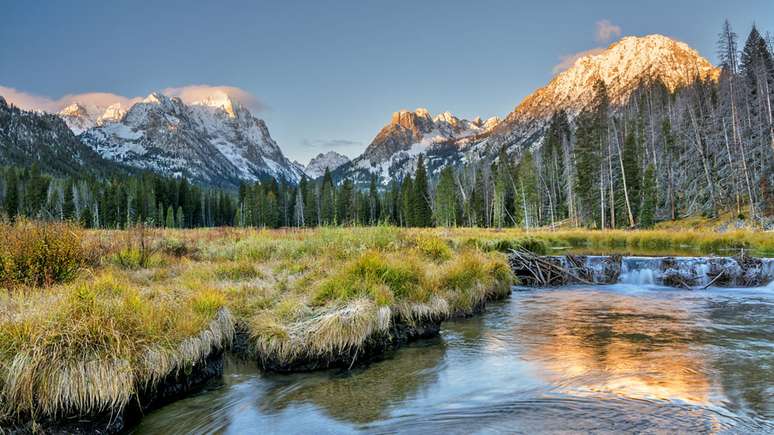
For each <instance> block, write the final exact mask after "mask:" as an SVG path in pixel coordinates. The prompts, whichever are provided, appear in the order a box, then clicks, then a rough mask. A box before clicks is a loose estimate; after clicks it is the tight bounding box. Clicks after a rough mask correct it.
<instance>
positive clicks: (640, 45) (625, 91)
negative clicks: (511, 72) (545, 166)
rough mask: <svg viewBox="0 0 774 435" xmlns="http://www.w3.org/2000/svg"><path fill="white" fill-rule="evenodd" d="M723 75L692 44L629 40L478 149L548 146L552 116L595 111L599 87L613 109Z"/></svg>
mask: <svg viewBox="0 0 774 435" xmlns="http://www.w3.org/2000/svg"><path fill="white" fill-rule="evenodd" d="M719 73H720V70H719V69H718V68H716V67H714V66H713V65H712V64H711V63H710V62H709V61H708V60H707V59H705V58H704V57H702V56H701V55H700V54H699V53H698V52H696V51H695V50H694V49H692V48H691V47H689V46H688V45H687V44H685V43H683V42H680V41H676V40H674V39H671V38H669V37H666V36H663V35H647V36H642V37H636V36H627V37H624V38H621V39H620V40H619V41H617V42H615V43H613V44H612V45H610V46H609V47H608V48H607V49H605V50H603V51H602V52H600V53H597V54H593V55H589V56H584V57H581V58H579V59H578V60H576V61H575V63H574V64H573V66H572V67H570V68H569V69H567V70H565V71H564V72H562V73H560V74H558V75H556V76H555V77H554V78H553V80H551V82H549V83H548V85H546V86H545V87H543V88H540V89H538V90H537V91H535V92H533V93H532V94H531V95H529V96H528V97H527V98H525V99H524V100H523V101H522V102H521V103H520V104H519V105H518V106H516V108H515V109H514V110H513V112H511V113H510V114H508V116H506V117H505V119H504V120H503V121H502V122H501V123H500V124H499V125H498V126H497V127H495V128H494V129H493V130H492V135H491V137H490V138H489V139H488V140H486V141H483V143H482V144H480V145H479V146H478V148H479V149H487V150H488V151H489V152H490V153H491V152H496V150H499V149H500V147H502V146H503V145H505V146H506V147H508V149H509V150H514V149H515V148H516V147H519V146H522V147H523V146H530V145H532V144H539V143H541V142H542V136H543V134H544V132H545V129H546V128H547V125H548V122H549V120H550V118H551V116H552V115H553V114H554V113H555V112H556V111H558V110H565V111H566V112H567V115H568V118H569V119H570V120H571V121H572V120H573V119H574V118H575V116H576V115H577V114H578V113H579V112H580V111H581V110H583V109H584V108H585V107H587V106H588V105H589V103H590V102H591V100H592V98H593V95H594V89H593V86H594V83H595V81H596V80H597V79H600V80H601V81H602V82H604V83H605V86H606V87H607V92H608V97H609V99H610V103H611V105H612V106H613V107H615V106H616V105H621V104H623V103H625V102H626V101H627V100H628V99H629V97H630V96H631V94H632V92H633V91H634V90H635V89H636V88H637V87H638V86H641V85H643V84H651V83H656V82H657V81H661V82H662V83H663V84H664V85H665V86H666V87H667V89H669V90H670V91H674V90H675V89H676V88H678V87H681V86H684V85H686V84H690V83H692V82H693V81H694V80H695V79H696V78H697V77H700V78H701V79H707V78H712V79H717V77H718V75H719Z"/></svg>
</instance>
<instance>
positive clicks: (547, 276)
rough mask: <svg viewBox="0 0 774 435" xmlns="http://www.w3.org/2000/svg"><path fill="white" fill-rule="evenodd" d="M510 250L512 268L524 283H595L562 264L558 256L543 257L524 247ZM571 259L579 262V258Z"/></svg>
mask: <svg viewBox="0 0 774 435" xmlns="http://www.w3.org/2000/svg"><path fill="white" fill-rule="evenodd" d="M510 252H511V256H510V264H511V269H512V270H513V272H514V274H515V275H516V276H517V277H518V278H519V280H521V283H522V284H524V285H528V286H537V287H553V286H559V285H564V284H568V283H570V282H575V281H577V282H581V283H584V284H594V282H593V279H587V277H581V276H578V274H577V273H575V272H574V271H572V270H570V269H568V268H566V267H564V266H562V264H561V262H560V261H559V259H558V258H555V257H541V256H539V255H535V254H533V253H531V252H529V251H525V250H523V249H512V250H511V251H510ZM569 257H570V256H568V258H569ZM571 261H573V262H574V263H573V264H574V265H577V264H579V263H578V262H579V259H578V258H574V257H573V260H571ZM580 264H582V262H581V263H580Z"/></svg>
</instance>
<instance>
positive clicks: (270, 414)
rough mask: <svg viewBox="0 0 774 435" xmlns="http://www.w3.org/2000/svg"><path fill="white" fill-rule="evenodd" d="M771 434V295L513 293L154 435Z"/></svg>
mask: <svg viewBox="0 0 774 435" xmlns="http://www.w3.org/2000/svg"><path fill="white" fill-rule="evenodd" d="M551 431H571V432H575V431H600V432H608V431H611V432H612V431H614V432H675V431H677V432H692V433H716V432H741V433H771V432H774V285H769V286H768V287H759V288H751V289H735V288H725V289H714V288H710V289H707V290H701V291H690V290H676V289H669V288H665V287H657V286H647V285H629V284H616V285H610V286H568V287H561V288H556V289H527V288H518V287H516V288H514V291H513V294H512V295H511V297H510V298H509V299H507V300H505V301H502V302H498V303H494V304H490V305H489V307H488V309H487V311H486V313H485V314H483V315H481V316H478V317H474V318H471V319H465V320H457V321H451V322H445V323H444V324H443V326H442V330H441V336H440V337H438V338H436V339H430V340H423V341H421V342H417V343H413V344H411V345H409V346H407V347H404V348H402V349H400V350H398V351H397V352H395V353H394V354H393V355H392V356H391V357H390V358H388V359H386V360H384V361H381V362H378V363H374V364H371V365H370V366H368V367H365V368H358V369H355V370H353V371H351V372H341V371H325V372H315V373H302V374H293V375H273V374H263V373H260V372H259V371H258V370H257V369H256V365H255V363H250V362H241V361H238V360H236V359H234V358H229V359H228V360H227V364H226V371H225V375H224V377H223V379H220V380H217V381H214V382H212V383H211V384H210V385H209V386H208V387H207V388H206V389H205V390H204V391H202V392H200V393H198V394H196V395H195V396H192V397H189V398H187V399H184V400H180V401H178V402H175V403H173V404H170V405H168V406H166V407H163V408H161V409H159V410H157V411H154V412H152V413H150V414H149V415H147V416H146V417H145V418H144V419H143V420H142V422H141V424H140V425H139V426H138V427H137V428H136V429H135V430H134V432H135V433H137V434H145V433H233V434H245V433H278V434H288V433H357V432H367V433H394V432H403V433H475V432H478V433H493V432H510V433H513V432H516V433H538V432H551Z"/></svg>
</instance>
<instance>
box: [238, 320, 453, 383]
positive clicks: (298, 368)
mask: <svg viewBox="0 0 774 435" xmlns="http://www.w3.org/2000/svg"><path fill="white" fill-rule="evenodd" d="M440 328H441V321H440V320H430V321H424V322H422V323H421V324H417V325H408V324H405V323H401V322H392V325H391V326H390V328H389V330H388V331H382V332H379V333H377V334H373V335H371V336H370V337H368V339H366V341H365V342H364V343H363V345H362V346H360V347H359V348H354V349H347V350H346V351H344V352H337V353H332V354H326V355H322V356H319V355H315V356H308V357H301V358H296V359H294V360H293V361H291V362H289V363H288V362H285V361H282V360H279V359H278V358H273V357H267V356H264V355H258V356H257V357H256V355H255V354H254V353H252V352H250V351H249V350H248V349H250V345H249V343H248V340H249V333H248V332H247V329H246V328H244V327H239V328H237V332H236V336H235V337H234V348H233V349H234V351H235V353H237V355H239V356H240V357H241V358H244V359H257V361H258V366H259V367H260V368H261V369H262V370H266V371H271V372H276V373H293V372H305V371H313V370H324V369H332V368H343V369H348V368H351V367H354V366H362V365H367V364H369V363H371V362H374V361H379V360H382V359H384V358H386V357H387V356H389V354H390V353H391V352H393V351H395V350H396V349H398V348H399V347H400V346H402V345H405V344H406V343H410V342H412V341H415V340H418V339H421V338H430V337H434V336H436V335H438V333H439V331H440Z"/></svg>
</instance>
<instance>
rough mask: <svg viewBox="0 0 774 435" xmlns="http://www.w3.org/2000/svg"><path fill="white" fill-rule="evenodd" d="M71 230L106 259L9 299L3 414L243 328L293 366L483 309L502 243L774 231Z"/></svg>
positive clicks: (65, 405) (259, 346) (57, 400)
mask: <svg viewBox="0 0 774 435" xmlns="http://www.w3.org/2000/svg"><path fill="white" fill-rule="evenodd" d="M24 225H33V224H29V223H25V224H24ZM3 228H4V229H7V228H9V227H7V226H6V227H3ZM66 228H68V229H69V230H72V231H73V233H72V234H73V235H74V237H75V238H76V239H75V240H78V241H79V243H80V246H81V247H88V252H96V253H98V255H97V256H96V257H95V256H94V255H91V256H87V257H86V259H85V260H84V261H83V264H85V265H87V266H88V268H85V267H83V266H79V268H80V270H82V272H80V273H79V275H78V276H77V277H70V282H64V283H59V284H57V283H56V281H55V280H48V279H44V280H42V281H39V280H32V281H21V284H15V285H14V286H13V287H12V288H11V287H10V286H6V287H7V288H6V289H5V290H0V421H2V420H3V416H5V418H11V419H14V418H27V417H29V416H31V417H34V418H39V417H43V416H61V415H64V414H81V415H82V414H88V413H97V412H100V411H105V410H113V411H114V410H117V409H120V408H121V407H123V406H125V405H126V403H127V402H128V401H129V400H131V398H132V397H133V396H134V395H135V394H136V393H137V392H138V391H140V389H141V388H143V387H145V386H152V385H154V384H155V383H157V382H158V381H159V380H160V379H162V378H163V377H165V376H167V375H169V374H170V373H174V372H175V371H177V370H183V369H186V368H187V367H190V366H191V365H192V364H196V363H198V362H199V361H201V360H202V359H203V358H204V357H206V356H207V354H208V353H210V352H211V351H212V350H213V349H217V348H219V347H222V346H227V345H228V343H229V341H230V340H231V339H232V337H233V335H234V329H235V325H236V324H240V325H242V326H243V327H245V328H247V331H248V336H249V348H250V350H251V351H252V352H253V355H254V356H255V357H256V358H258V359H263V360H268V359H271V360H273V361H280V362H286V363H292V362H294V361H299V360H300V359H304V358H324V357H326V356H331V355H335V354H337V353H345V354H349V353H350V352H356V351H357V350H358V349H359V348H360V347H361V346H363V345H364V343H366V341H367V340H368V339H369V338H370V337H373V336H375V335H378V334H384V333H387V332H388V331H389V329H390V327H391V325H393V324H394V322H405V323H408V324H416V323H419V322H422V321H426V320H433V321H438V320H443V319H447V318H449V317H451V316H454V315H460V314H469V313H472V312H474V311H475V310H477V309H478V308H479V307H481V305H482V304H483V303H484V302H485V301H487V300H489V299H492V298H496V297H499V296H503V295H506V294H508V292H509V291H510V285H511V284H512V281H513V276H512V274H511V271H510V268H509V267H508V264H507V262H506V258H505V255H503V253H502V252H503V251H506V250H507V249H512V248H517V247H520V248H525V249H531V250H534V251H538V252H540V251H549V248H551V247H572V248H581V249H595V248H604V249H626V250H638V249H640V250H647V249H652V248H657V249H667V250H669V249H671V250H674V249H677V248H681V249H682V247H685V246H689V247H691V248H695V249H699V250H710V251H712V250H720V249H724V248H726V247H740V246H743V247H747V248H751V249H759V250H767V249H768V250H770V251H772V252H774V240H772V236H771V234H770V233H760V232H753V231H744V230H741V231H732V232H727V233H714V232H709V233H708V232H701V231H696V230H685V231H679V232H676V231H669V230H652V231H632V232H629V231H604V232H600V231H585V230H561V231H556V232H551V231H533V232H524V231H521V230H516V229H510V230H501V231H497V230H486V229H398V228H394V227H371V228H347V229H340V228H320V229H313V230H310V229H302V230H255V229H239V228H223V229H197V230H155V231H153V232H143V233H140V232H139V231H136V230H135V231H134V232H121V231H78V230H76V229H74V228H72V227H66ZM141 237H142V238H144V239H140V238H141ZM32 239H34V237H33V238H32ZM32 239H30V240H32ZM15 240H16V239H15ZM18 240H22V239H18ZM14 243H17V242H14ZM24 249H26V248H23V249H22V251H24ZM130 254H131V255H130ZM0 255H2V254H0ZM117 255H122V256H123V258H124V260H125V261H118V260H117V258H118V257H117ZM6 258H7V256H6V257H3V259H4V260H3V261H7V260H6ZM43 276H46V275H45V274H44V275H43ZM15 282H16V281H15ZM52 284H53V285H52Z"/></svg>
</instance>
